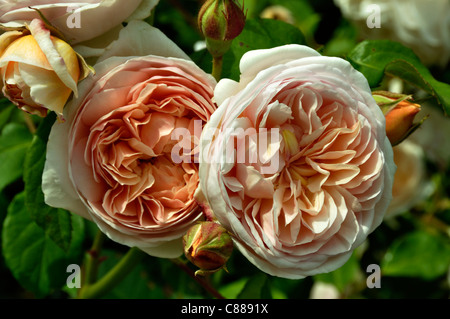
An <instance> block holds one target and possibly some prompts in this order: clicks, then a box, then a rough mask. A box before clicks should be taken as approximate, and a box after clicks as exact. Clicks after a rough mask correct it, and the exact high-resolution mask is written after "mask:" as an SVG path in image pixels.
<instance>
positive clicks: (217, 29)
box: [198, 0, 245, 57]
mask: <svg viewBox="0 0 450 319" xmlns="http://www.w3.org/2000/svg"><path fill="white" fill-rule="evenodd" d="M198 25H199V28H200V31H201V32H202V34H203V35H204V36H205V40H206V46H207V48H208V50H209V52H210V53H211V55H212V56H213V57H221V56H223V55H224V54H225V53H226V52H227V51H228V49H229V48H230V46H231V42H232V40H233V39H234V38H236V37H237V36H238V35H239V34H241V32H242V30H243V29H244V26H245V14H244V12H243V10H242V8H241V7H240V6H239V5H238V4H236V2H235V0H208V1H206V2H205V4H204V5H203V6H202V8H201V9H200V13H199V15H198Z"/></svg>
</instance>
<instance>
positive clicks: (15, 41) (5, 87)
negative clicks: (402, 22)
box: [0, 19, 83, 117]
mask: <svg viewBox="0 0 450 319" xmlns="http://www.w3.org/2000/svg"><path fill="white" fill-rule="evenodd" d="M82 69H83V65H82V63H81V61H79V58H78V56H77V54H76V53H75V51H74V50H73V49H72V47H71V46H70V45H69V44H67V43H66V42H64V41H63V40H61V39H59V38H57V37H55V36H53V35H51V33H50V31H49V30H48V29H46V26H45V24H44V23H43V21H42V20H39V19H35V20H33V21H32V22H31V23H30V25H29V30H28V29H25V30H23V31H9V32H6V33H4V34H2V35H1V36H0V72H1V73H0V76H1V81H2V83H1V85H2V91H3V94H4V95H5V96H6V97H7V98H8V99H9V100H11V101H12V102H13V103H14V104H15V105H17V106H18V107H19V108H21V109H22V110H24V111H27V112H29V113H32V114H37V115H39V116H42V117H43V116H46V115H47V112H48V110H50V111H55V112H56V113H57V114H58V115H59V116H62V113H63V108H64V105H65V104H66V102H67V100H68V99H69V97H70V95H71V94H72V92H74V93H75V95H76V94H77V82H78V80H79V79H80V75H81V74H82V72H83V71H82Z"/></svg>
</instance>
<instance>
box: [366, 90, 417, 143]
mask: <svg viewBox="0 0 450 319" xmlns="http://www.w3.org/2000/svg"><path fill="white" fill-rule="evenodd" d="M373 97H374V99H375V101H376V102H377V104H378V105H379V106H380V108H381V109H382V111H383V113H384V116H385V118H386V135H387V137H388V138H389V141H390V142H391V144H392V145H397V144H399V143H401V142H402V141H403V140H405V139H406V138H407V137H408V136H409V135H411V133H412V132H414V131H415V130H416V129H417V128H418V127H419V126H420V125H421V124H422V123H423V120H422V121H420V122H419V123H414V119H415V117H416V115H417V113H419V112H420V110H421V106H420V105H419V104H416V103H413V102H412V98H411V96H409V95H404V94H396V93H391V92H384V91H378V92H374V93H373Z"/></svg>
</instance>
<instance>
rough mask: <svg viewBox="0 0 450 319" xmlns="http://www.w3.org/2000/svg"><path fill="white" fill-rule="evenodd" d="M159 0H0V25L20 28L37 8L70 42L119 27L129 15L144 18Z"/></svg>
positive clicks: (91, 37)
mask: <svg viewBox="0 0 450 319" xmlns="http://www.w3.org/2000/svg"><path fill="white" fill-rule="evenodd" d="M158 1H159V0H127V1H123V0H110V1H106V0H79V1H70V0H69V1H55V0H28V1H23V0H12V1H11V0H0V24H1V25H3V26H5V27H9V28H11V27H14V28H16V27H21V26H24V25H25V23H29V22H30V21H31V20H33V19H35V18H39V13H38V11H36V9H37V10H39V11H40V12H41V13H42V15H43V16H44V17H45V18H46V19H48V21H49V22H50V23H51V24H52V25H53V26H54V27H55V28H57V29H58V30H59V31H60V32H61V33H62V34H63V35H64V37H65V40H67V41H68V42H69V43H70V44H72V45H73V44H76V43H79V42H82V41H86V40H90V39H93V38H95V37H98V36H100V35H103V34H105V33H106V32H108V31H110V30H111V29H113V28H115V27H117V26H120V25H121V23H122V22H124V21H125V20H127V19H129V18H141V19H144V18H146V17H148V16H149V15H150V12H151V10H152V9H153V7H154V6H156V4H157V3H158Z"/></svg>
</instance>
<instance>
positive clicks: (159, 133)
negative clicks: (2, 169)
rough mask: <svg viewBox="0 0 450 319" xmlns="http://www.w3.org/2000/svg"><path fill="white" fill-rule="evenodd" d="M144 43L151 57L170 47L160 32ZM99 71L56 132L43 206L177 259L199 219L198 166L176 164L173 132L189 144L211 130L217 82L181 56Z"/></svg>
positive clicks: (130, 61) (121, 62)
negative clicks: (188, 134) (199, 125)
mask: <svg viewBox="0 0 450 319" xmlns="http://www.w3.org/2000/svg"><path fill="white" fill-rule="evenodd" d="M147 29H152V28H151V27H150V26H147ZM153 30H156V29H154V28H153ZM158 35H159V37H160V39H158V38H157V37H156V36H158ZM148 38H151V39H152V41H151V43H152V46H155V47H156V49H158V48H161V47H168V46H173V43H172V42H170V40H169V39H167V38H165V36H164V35H163V34H162V33H161V32H156V33H154V34H144V35H143V37H142V40H143V39H148ZM129 41H131V39H130V38H128V39H124V41H123V46H124V47H127V46H128V45H129ZM126 49H128V48H126ZM95 69H96V74H95V76H92V77H88V78H87V79H85V80H84V81H83V82H81V83H80V85H79V97H78V98H77V99H74V100H73V101H71V102H70V103H69V104H68V106H67V108H66V111H65V117H66V119H67V120H66V122H65V123H55V124H54V126H53V128H52V131H51V134H50V137H49V142H48V151H47V159H46V166H45V169H44V174H43V184H42V188H43V192H44V194H45V200H46V202H47V204H49V205H50V206H54V207H61V208H65V209H68V210H70V211H72V212H74V213H77V214H79V215H81V216H83V217H85V218H87V219H90V220H92V221H94V222H95V223H96V224H97V225H98V226H99V228H100V229H101V230H102V231H103V232H104V233H105V234H107V235H108V236H109V237H110V238H111V239H113V240H114V241H116V242H119V243H121V244H124V245H127V246H130V247H139V248H141V249H142V250H143V251H145V252H147V253H148V254H150V255H153V256H158V257H170V258H172V257H177V256H179V255H181V254H182V252H183V250H182V236H183V235H184V234H185V232H186V231H187V229H188V228H189V226H191V225H192V224H193V223H195V222H196V221H197V220H199V219H200V218H201V217H202V211H201V210H200V209H199V206H198V205H197V203H196V201H195V199H194V192H195V190H196V189H197V186H198V164H196V163H183V164H176V163H175V162H174V161H172V157H171V152H172V149H173V147H174V145H175V144H177V143H178V141H177V140H175V139H173V138H172V132H173V131H174V130H175V129H179V128H182V129H186V130H189V131H192V133H193V134H194V132H193V129H194V122H195V121H196V120H197V121H200V120H201V121H202V122H203V123H204V122H206V121H208V120H209V118H210V115H211V114H212V113H213V112H214V110H215V105H214V103H213V102H212V96H213V89H214V86H215V84H216V82H215V80H214V79H213V78H212V76H210V75H208V74H206V73H205V72H203V71H202V70H201V69H200V68H199V67H197V66H196V65H195V64H194V63H193V62H192V61H189V60H187V59H186V57H185V56H184V55H182V54H175V57H163V56H156V55H146V56H138V57H112V58H109V59H106V60H104V61H103V62H101V63H99V64H97V65H96V66H95Z"/></svg>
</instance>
